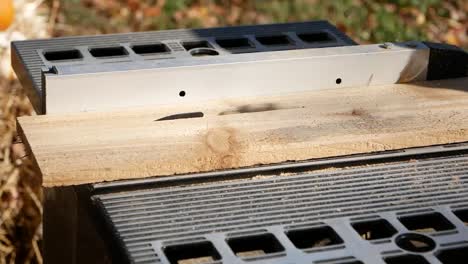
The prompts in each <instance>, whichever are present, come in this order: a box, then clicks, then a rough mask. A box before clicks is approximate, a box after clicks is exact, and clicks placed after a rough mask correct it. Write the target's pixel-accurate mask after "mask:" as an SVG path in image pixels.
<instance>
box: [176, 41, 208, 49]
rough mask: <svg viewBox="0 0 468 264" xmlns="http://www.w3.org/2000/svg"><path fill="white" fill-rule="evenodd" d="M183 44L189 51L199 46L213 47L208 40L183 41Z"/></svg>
mask: <svg viewBox="0 0 468 264" xmlns="http://www.w3.org/2000/svg"><path fill="white" fill-rule="evenodd" d="M182 46H183V47H184V48H185V49H186V50H187V51H188V50H191V49H197V48H212V47H211V45H210V44H209V43H208V41H188V42H182Z"/></svg>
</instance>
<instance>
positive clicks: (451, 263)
mask: <svg viewBox="0 0 468 264" xmlns="http://www.w3.org/2000/svg"><path fill="white" fill-rule="evenodd" d="M437 258H438V259H439V261H440V262H442V263H443V264H460V263H466V262H465V261H466V260H468V247H467V246H465V247H459V248H451V249H445V250H442V251H441V252H440V253H438V254H437Z"/></svg>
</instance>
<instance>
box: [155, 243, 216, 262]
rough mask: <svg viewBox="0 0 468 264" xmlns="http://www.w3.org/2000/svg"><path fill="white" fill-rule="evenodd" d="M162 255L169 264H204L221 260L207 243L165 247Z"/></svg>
mask: <svg viewBox="0 0 468 264" xmlns="http://www.w3.org/2000/svg"><path fill="white" fill-rule="evenodd" d="M164 254H166V257H167V259H168V260H169V262H170V263H171V264H193V263H197V264H205V263H213V262H215V261H217V260H220V259H221V256H220V255H219V253H218V251H217V250H216V248H215V247H214V246H213V244H212V243H211V242H208V241H205V242H198V243H193V244H185V245H173V246H167V247H165V248H164Z"/></svg>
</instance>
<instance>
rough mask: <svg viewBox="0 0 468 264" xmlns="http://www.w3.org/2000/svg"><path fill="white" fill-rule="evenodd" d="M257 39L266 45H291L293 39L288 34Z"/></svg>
mask: <svg viewBox="0 0 468 264" xmlns="http://www.w3.org/2000/svg"><path fill="white" fill-rule="evenodd" d="M257 41H258V42H260V43H261V44H262V45H265V46H283V45H291V44H292V42H291V40H290V39H289V38H288V37H287V36H286V35H277V36H263V37H257Z"/></svg>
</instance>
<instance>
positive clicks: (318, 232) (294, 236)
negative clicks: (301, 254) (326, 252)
mask: <svg viewBox="0 0 468 264" xmlns="http://www.w3.org/2000/svg"><path fill="white" fill-rule="evenodd" d="M286 235H287V236H288V238H289V240H291V242H292V243H293V244H294V246H296V247H297V248H300V249H307V248H319V247H325V246H331V245H338V244H342V243H343V240H342V239H341V238H340V237H339V236H338V234H337V233H336V232H335V231H334V230H333V229H332V228H331V227H329V226H323V227H317V228H310V229H301V230H291V231H288V232H286Z"/></svg>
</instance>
